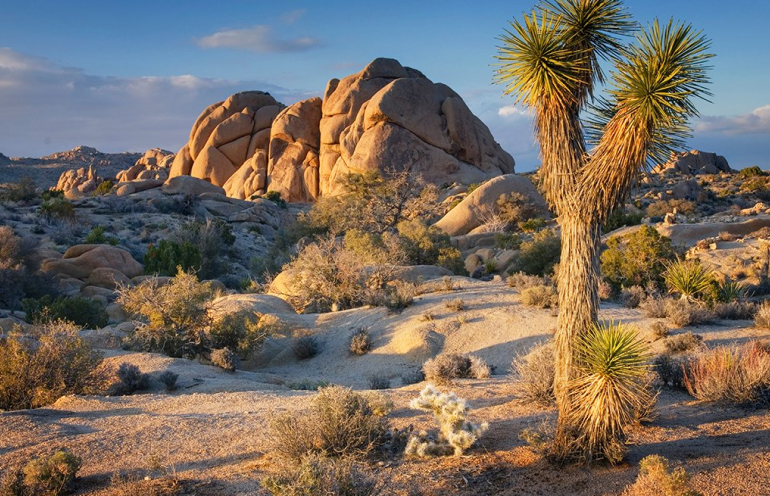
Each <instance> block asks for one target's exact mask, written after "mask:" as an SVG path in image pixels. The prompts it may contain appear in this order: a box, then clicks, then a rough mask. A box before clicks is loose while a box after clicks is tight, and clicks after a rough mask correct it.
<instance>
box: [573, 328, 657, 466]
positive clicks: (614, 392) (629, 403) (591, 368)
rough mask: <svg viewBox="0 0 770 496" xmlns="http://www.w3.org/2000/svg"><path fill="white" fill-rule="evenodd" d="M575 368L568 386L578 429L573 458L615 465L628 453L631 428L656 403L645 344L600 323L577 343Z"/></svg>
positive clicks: (627, 332) (635, 336) (623, 330)
mask: <svg viewBox="0 0 770 496" xmlns="http://www.w3.org/2000/svg"><path fill="white" fill-rule="evenodd" d="M577 369H578V375H577V377H576V378H575V379H573V381H572V384H571V387H570V394H571V397H572V398H571V399H572V405H573V410H572V411H571V419H570V420H571V424H572V425H573V426H575V427H576V428H577V429H578V430H579V433H580V434H579V436H580V437H579V438H578V439H577V447H576V448H577V449H576V450H574V451H573V456H580V457H582V458H585V459H586V460H589V461H590V460H594V459H605V460H607V461H609V462H610V463H616V462H618V461H620V460H621V459H622V458H623V455H624V454H625V449H624V447H623V441H624V438H625V431H626V428H627V426H628V425H630V424H631V423H633V422H634V420H636V419H638V418H639V416H640V414H646V413H647V410H648V409H649V408H650V405H651V404H652V402H653V395H652V394H651V393H650V391H649V387H648V385H649V381H648V380H647V375H648V371H649V370H650V355H649V354H648V351H647V345H646V344H645V343H644V341H643V340H642V339H640V338H639V336H638V334H637V332H636V331H635V330H634V329H632V328H630V327H627V326H625V325H623V324H620V323H614V322H610V323H598V324H596V325H594V326H593V327H591V329H590V330H589V331H588V332H587V333H586V334H584V335H582V336H581V338H580V340H579V341H578V343H577Z"/></svg>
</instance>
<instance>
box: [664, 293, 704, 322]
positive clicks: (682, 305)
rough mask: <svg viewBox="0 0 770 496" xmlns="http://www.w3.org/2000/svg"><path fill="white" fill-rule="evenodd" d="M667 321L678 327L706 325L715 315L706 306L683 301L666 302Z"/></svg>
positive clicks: (669, 300) (670, 300)
mask: <svg viewBox="0 0 770 496" xmlns="http://www.w3.org/2000/svg"><path fill="white" fill-rule="evenodd" d="M665 311H666V320H668V321H669V322H670V323H671V324H672V325H675V326H677V327H687V326H690V325H699V324H705V323H707V322H709V321H711V320H712V319H713V314H712V313H711V312H710V311H709V309H708V308H706V307H705V306H704V305H702V304H699V303H694V302H690V301H688V300H681V299H676V300H674V299H667V300H665Z"/></svg>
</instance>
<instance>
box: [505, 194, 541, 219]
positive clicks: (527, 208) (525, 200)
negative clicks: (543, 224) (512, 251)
mask: <svg viewBox="0 0 770 496" xmlns="http://www.w3.org/2000/svg"><path fill="white" fill-rule="evenodd" d="M495 203H496V204H497V210H498V212H499V213H498V216H499V217H500V219H502V221H503V222H505V223H506V224H507V225H508V226H509V227H513V226H516V225H520V224H522V223H524V222H526V221H528V220H530V219H532V218H533V217H534V216H535V215H537V213H538V207H537V205H536V204H535V202H533V201H532V199H531V198H530V197H528V196H527V195H523V194H521V193H517V192H512V193H508V194H507V195H505V194H503V195H500V196H499V197H498V198H497V201H496V202H495Z"/></svg>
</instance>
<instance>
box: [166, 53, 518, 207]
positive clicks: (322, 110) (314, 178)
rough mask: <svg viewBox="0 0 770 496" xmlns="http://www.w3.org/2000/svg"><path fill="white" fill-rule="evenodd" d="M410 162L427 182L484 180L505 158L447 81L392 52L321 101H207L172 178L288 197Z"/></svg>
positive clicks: (264, 97) (237, 193) (261, 96)
mask: <svg viewBox="0 0 770 496" xmlns="http://www.w3.org/2000/svg"><path fill="white" fill-rule="evenodd" d="M402 170H409V171H413V172H415V173H418V174H420V175H422V176H423V179H424V180H426V181H427V182H431V183H436V184H445V183H449V182H455V181H456V182H461V183H466V184H469V183H472V182H482V181H485V180H487V179H489V178H492V177H496V176H499V175H501V174H510V173H512V172H513V170H514V160H513V158H512V157H511V156H510V155H509V154H508V153H507V152H505V151H504V150H503V149H502V148H501V147H500V145H499V144H498V143H497V142H496V141H495V140H494V138H493V137H492V134H491V132H490V131H489V129H488V128H487V127H486V126H485V125H484V123H482V122H481V120H479V119H478V118H477V117H476V116H474V115H473V113H472V112H471V111H470V110H469V109H468V106H467V105H466V104H465V102H464V101H463V100H462V98H460V96H459V95H458V94H457V93H455V92H454V91H453V90H452V89H451V88H449V87H448V86H446V85H444V84H441V83H433V82H432V81H430V80H429V79H428V78H426V77H425V76H424V75H423V74H422V73H420V72H419V71H417V70H414V69H411V68H408V67H403V66H402V65H401V64H400V63H399V62H398V61H396V60H393V59H375V60H374V61H372V62H371V63H370V64H369V65H367V66H366V67H365V68H364V69H363V70H362V71H360V72H358V73H356V74H353V75H350V76H347V77H345V78H343V79H341V80H337V79H332V80H331V81H329V83H328V85H327V87H326V91H325V94H324V97H323V99H320V98H310V99H308V100H303V101H300V102H297V103H295V104H293V105H290V106H289V107H285V108H284V106H283V105H282V104H280V103H278V102H277V101H275V99H273V97H271V96H270V95H269V94H267V93H263V92H258V91H252V92H244V93H238V94H236V95H233V96H231V97H230V98H228V99H227V100H226V101H224V102H220V103H217V104H214V105H212V106H210V107H208V108H207V109H206V110H204V111H203V113H202V114H201V116H200V117H199V118H198V120H197V121H196V123H195V125H194V126H193V128H192V131H191V133H190V141H189V142H188V143H187V145H185V146H184V147H183V148H182V149H181V150H180V151H179V153H177V155H176V157H175V159H174V164H173V166H172V168H171V173H170V176H171V177H174V176H178V175H191V176H194V177H197V178H199V179H203V180H206V181H209V182H211V183H212V184H215V185H217V186H222V187H224V189H225V191H226V192H227V195H228V196H232V197H235V198H241V199H248V198H251V197H252V196H253V195H262V194H264V193H266V192H267V191H277V192H279V193H280V194H281V196H282V197H283V198H284V199H285V200H287V201H291V202H312V201H314V200H316V199H317V198H319V197H320V196H322V195H333V194H335V193H337V192H338V187H337V184H336V183H337V179H339V178H340V177H342V176H343V175H344V174H347V173H349V172H359V173H360V172H366V171H379V172H380V173H381V174H383V175H387V174H388V173H389V172H396V171H402Z"/></svg>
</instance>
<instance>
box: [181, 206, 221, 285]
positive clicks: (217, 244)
mask: <svg viewBox="0 0 770 496" xmlns="http://www.w3.org/2000/svg"><path fill="white" fill-rule="evenodd" d="M172 240H173V241H174V242H176V243H177V244H178V245H180V246H186V245H187V244H189V245H192V246H194V247H195V248H196V249H197V251H198V253H199V254H200V261H199V264H198V265H197V266H195V265H193V266H191V267H196V268H197V269H198V276H199V277H200V278H201V279H214V278H216V277H218V276H221V275H222V273H223V272H226V271H225V266H224V263H223V261H224V257H225V255H226V254H227V253H228V250H230V249H231V247H232V246H233V244H234V243H235V235H233V228H232V227H231V226H230V224H228V223H227V222H225V221H224V220H222V219H218V218H216V219H207V220H206V222H198V221H192V222H185V223H184V224H182V226H181V227H180V228H179V229H178V230H177V231H176V232H175V233H174V235H173V236H172ZM184 268H185V269H187V268H190V267H184Z"/></svg>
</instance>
